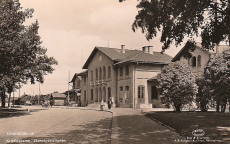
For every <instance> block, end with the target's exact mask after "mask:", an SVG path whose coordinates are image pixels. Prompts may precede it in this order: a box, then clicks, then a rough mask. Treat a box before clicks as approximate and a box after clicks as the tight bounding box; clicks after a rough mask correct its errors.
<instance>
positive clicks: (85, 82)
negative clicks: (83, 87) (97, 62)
mask: <svg viewBox="0 0 230 144" xmlns="http://www.w3.org/2000/svg"><path fill="white" fill-rule="evenodd" d="M83 79H84V84H86V76H84V77H83Z"/></svg>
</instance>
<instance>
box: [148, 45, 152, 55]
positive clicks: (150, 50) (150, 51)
mask: <svg viewBox="0 0 230 144" xmlns="http://www.w3.org/2000/svg"><path fill="white" fill-rule="evenodd" d="M147 47H148V53H149V54H153V46H147Z"/></svg>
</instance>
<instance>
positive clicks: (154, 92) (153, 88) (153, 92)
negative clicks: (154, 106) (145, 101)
mask: <svg viewBox="0 0 230 144" xmlns="http://www.w3.org/2000/svg"><path fill="white" fill-rule="evenodd" d="M151 95H152V99H158V91H157V88H156V86H151Z"/></svg>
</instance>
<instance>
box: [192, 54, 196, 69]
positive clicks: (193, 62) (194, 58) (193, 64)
mask: <svg viewBox="0 0 230 144" xmlns="http://www.w3.org/2000/svg"><path fill="white" fill-rule="evenodd" d="M192 67H196V57H195V56H194V57H192Z"/></svg>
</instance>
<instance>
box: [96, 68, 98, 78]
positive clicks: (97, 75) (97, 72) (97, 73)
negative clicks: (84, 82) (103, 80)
mask: <svg viewBox="0 0 230 144" xmlns="http://www.w3.org/2000/svg"><path fill="white" fill-rule="evenodd" d="M96 80H98V69H96Z"/></svg>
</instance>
